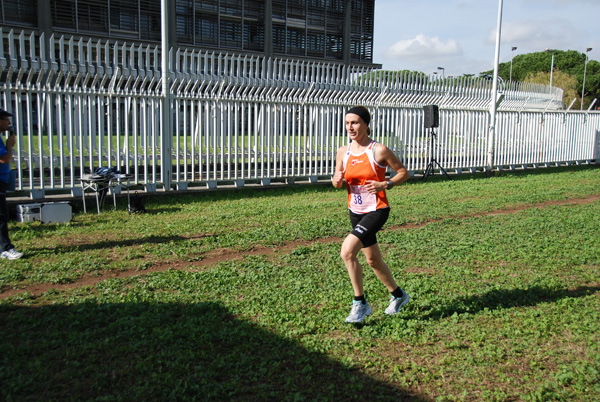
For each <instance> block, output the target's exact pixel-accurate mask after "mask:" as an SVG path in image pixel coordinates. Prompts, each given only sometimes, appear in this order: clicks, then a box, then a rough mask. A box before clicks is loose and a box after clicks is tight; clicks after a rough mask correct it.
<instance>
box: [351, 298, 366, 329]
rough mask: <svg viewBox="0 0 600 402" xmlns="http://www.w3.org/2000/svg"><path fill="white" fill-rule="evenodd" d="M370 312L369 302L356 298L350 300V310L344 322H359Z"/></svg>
mask: <svg viewBox="0 0 600 402" xmlns="http://www.w3.org/2000/svg"><path fill="white" fill-rule="evenodd" d="M370 314H371V306H369V303H367V302H365V303H364V304H363V303H362V302H361V301H358V300H352V310H350V315H349V316H348V317H346V322H348V323H355V324H358V323H361V322H363V321H364V320H365V317H366V316H368V315H370Z"/></svg>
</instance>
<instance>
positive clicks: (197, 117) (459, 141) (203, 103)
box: [0, 28, 600, 198]
mask: <svg viewBox="0 0 600 402" xmlns="http://www.w3.org/2000/svg"><path fill="white" fill-rule="evenodd" d="M0 34H1V35H0V36H1V37H2V41H1V43H0V77H1V83H0V106H1V107H3V108H5V109H7V110H9V111H10V112H12V113H13V115H14V117H13V125H14V127H15V131H16V133H17V134H18V149H17V152H16V156H15V160H16V161H17V162H18V163H17V164H16V165H17V169H18V183H17V188H18V190H20V191H22V192H29V194H30V195H31V197H32V198H43V197H44V195H45V194H47V193H48V192H50V191H57V192H61V191H62V192H65V191H69V192H71V193H73V195H76V194H81V187H80V183H79V178H80V177H81V176H82V175H83V174H85V173H89V172H90V171H93V170H94V169H95V168H97V167H100V166H116V167H118V168H119V169H120V170H121V172H123V173H130V174H132V175H133V176H134V179H133V182H134V183H135V184H137V185H140V186H143V187H144V188H145V189H146V190H147V191H156V189H157V188H159V187H165V186H166V187H168V188H170V186H171V183H173V184H174V185H175V186H176V187H177V188H179V189H186V188H188V187H189V186H195V187H197V186H208V187H209V188H213V187H216V186H218V185H220V184H224V183H227V184H231V183H234V184H236V185H238V186H243V185H244V184H245V183H248V182H262V183H263V184H269V183H270V182H271V181H273V180H287V181H293V180H295V179H310V180H311V181H314V180H317V179H318V178H319V177H323V176H328V175H331V174H332V172H333V168H334V165H335V154H336V149H337V148H338V147H339V146H340V145H342V144H345V143H346V141H347V139H346V135H345V131H344V125H343V119H344V113H345V111H346V110H347V109H348V107H350V106H353V105H359V104H360V105H365V106H367V107H368V108H369V109H370V110H371V112H372V115H373V118H372V124H371V128H372V132H373V136H374V138H375V139H376V140H378V141H380V142H382V143H384V144H386V145H387V146H389V147H390V148H391V149H393V150H394V152H395V153H396V154H398V155H399V156H400V158H401V159H402V161H403V162H404V164H405V165H406V167H407V168H408V169H409V170H410V171H411V172H419V171H424V170H425V169H426V166H427V163H428V162H429V158H430V156H431V155H434V156H435V158H436V160H437V161H438V162H439V163H440V164H441V165H442V166H443V167H444V168H445V169H447V170H450V171H457V172H462V171H474V170H477V169H482V168H484V167H486V166H487V164H488V162H487V155H488V138H489V135H488V132H489V125H490V115H489V109H490V107H489V106H490V104H489V102H490V99H491V86H492V85H491V82H490V81H489V80H485V79H482V78H466V77H462V78H460V79H445V80H439V79H437V80H435V79H432V77H425V76H422V75H416V74H387V75H384V74H382V73H381V72H378V71H369V70H368V69H366V68H361V67H344V66H341V65H338V64H327V63H319V62H309V61H298V60H285V59H274V60H271V59H265V58H264V57H259V56H250V55H232V54H223V53H219V54H217V53H208V52H202V51H198V50H189V49H188V50H185V49H180V50H172V51H171V55H170V60H169V61H170V63H169V65H170V66H171V67H170V68H169V76H170V88H171V93H170V97H169V101H168V103H164V102H163V99H164V98H163V94H162V83H161V75H162V72H161V71H160V68H159V66H160V65H161V63H160V61H161V52H160V47H159V46H156V45H145V44H140V43H118V42H114V41H106V40H98V39H84V38H75V37H67V36H61V37H54V36H53V37H50V38H45V37H44V36H43V35H41V36H40V37H38V36H37V35H36V34H35V33H26V32H15V31H12V30H11V31H8V32H6V31H2V29H1V28H0ZM500 90H501V91H502V93H503V95H504V100H503V101H502V103H501V104H500V106H499V109H498V112H497V116H496V121H497V124H496V127H497V129H496V135H495V145H494V149H495V154H494V166H493V167H494V168H503V167H514V166H532V167H535V166H538V165H541V164H544V165H546V164H563V163H582V162H583V163H586V162H590V161H593V160H596V161H598V160H599V159H600V155H599V135H598V132H599V130H600V115H599V114H597V113H593V112H578V111H577V112H571V111H565V110H557V108H558V106H559V105H562V91H561V90H560V89H557V88H549V87H547V86H541V85H532V84H523V83H502V85H501V86H500ZM164 104H168V105H170V111H169V112H170V114H171V116H172V120H173V124H172V126H171V127H165V126H164V125H163V121H162V107H163V105H164ZM427 104H436V105H438V106H439V107H440V126H439V128H438V129H436V130H435V133H436V138H437V141H435V142H434V143H433V145H434V149H430V148H431V144H432V143H431V141H430V135H431V133H430V132H429V130H426V129H425V128H424V127H423V109H422V107H423V105H427ZM165 144H169V146H170V147H165ZM169 148H171V150H170V151H169V152H170V153H171V156H170V157H169V155H163V154H162V150H163V149H169ZM165 161H167V162H166V164H167V165H168V164H169V163H168V161H171V166H165Z"/></svg>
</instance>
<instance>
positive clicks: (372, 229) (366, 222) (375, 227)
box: [350, 208, 390, 248]
mask: <svg viewBox="0 0 600 402" xmlns="http://www.w3.org/2000/svg"><path fill="white" fill-rule="evenodd" d="M389 216H390V209H389V208H383V209H378V210H376V211H373V212H369V213H366V214H355V213H354V212H352V211H350V223H351V224H352V234H353V235H355V236H356V237H358V238H359V239H360V241H361V242H362V244H363V248H366V247H371V246H372V245H373V244H377V236H376V234H377V232H378V231H379V229H381V228H382V227H383V225H384V224H385V222H386V221H387V220H388V217H389Z"/></svg>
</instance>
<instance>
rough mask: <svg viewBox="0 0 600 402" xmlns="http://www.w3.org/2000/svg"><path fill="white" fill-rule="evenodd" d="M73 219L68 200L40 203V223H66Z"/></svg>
mask: <svg viewBox="0 0 600 402" xmlns="http://www.w3.org/2000/svg"><path fill="white" fill-rule="evenodd" d="M71 219H73V211H72V209H71V204H69V203H68V202H49V203H44V204H42V208H41V211H40V220H41V221H42V223H66V222H71Z"/></svg>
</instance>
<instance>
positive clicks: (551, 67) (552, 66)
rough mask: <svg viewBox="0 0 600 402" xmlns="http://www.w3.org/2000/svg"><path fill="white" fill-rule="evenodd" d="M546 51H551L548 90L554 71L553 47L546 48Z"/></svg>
mask: <svg viewBox="0 0 600 402" xmlns="http://www.w3.org/2000/svg"><path fill="white" fill-rule="evenodd" d="M546 52H548V53H552V62H551V63H550V90H552V74H553V73H554V49H546Z"/></svg>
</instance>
